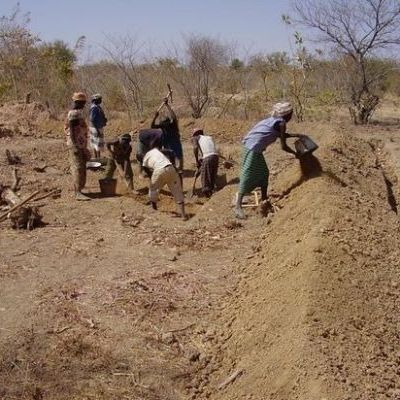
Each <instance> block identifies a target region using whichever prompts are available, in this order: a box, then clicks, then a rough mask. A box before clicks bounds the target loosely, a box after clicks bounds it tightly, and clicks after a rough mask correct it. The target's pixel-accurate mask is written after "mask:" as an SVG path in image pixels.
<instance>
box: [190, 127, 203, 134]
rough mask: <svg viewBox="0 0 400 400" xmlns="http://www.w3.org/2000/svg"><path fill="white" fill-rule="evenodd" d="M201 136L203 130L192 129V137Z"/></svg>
mask: <svg viewBox="0 0 400 400" xmlns="http://www.w3.org/2000/svg"><path fill="white" fill-rule="evenodd" d="M202 134H203V129H201V128H194V129H193V132H192V136H196V135H202Z"/></svg>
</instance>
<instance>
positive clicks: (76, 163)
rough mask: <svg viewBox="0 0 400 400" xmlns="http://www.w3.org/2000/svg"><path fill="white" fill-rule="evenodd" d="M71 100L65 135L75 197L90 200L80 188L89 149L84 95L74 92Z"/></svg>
mask: <svg viewBox="0 0 400 400" xmlns="http://www.w3.org/2000/svg"><path fill="white" fill-rule="evenodd" d="M72 101H73V105H72V109H71V110H70V111H69V112H68V116H67V120H66V121H65V133H66V135H67V146H68V152H69V160H70V163H71V174H72V177H73V182H74V190H75V198H76V200H90V198H89V197H87V196H85V195H84V194H83V193H82V189H83V188H84V187H85V185H86V162H87V161H88V160H90V151H89V150H88V148H87V145H88V126H87V123H86V121H85V116H84V113H83V109H84V108H85V105H86V95H85V94H84V93H81V92H78V93H74V94H73V96H72Z"/></svg>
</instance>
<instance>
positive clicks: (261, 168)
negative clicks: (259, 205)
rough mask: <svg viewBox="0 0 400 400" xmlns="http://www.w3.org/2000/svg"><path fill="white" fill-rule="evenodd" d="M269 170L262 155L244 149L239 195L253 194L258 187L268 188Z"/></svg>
mask: <svg viewBox="0 0 400 400" xmlns="http://www.w3.org/2000/svg"><path fill="white" fill-rule="evenodd" d="M268 178H269V170H268V166H267V163H266V162H265V158H264V156H263V154H262V153H256V152H254V151H253V150H249V149H247V148H246V147H243V156H242V168H241V171H240V183H239V193H240V194H247V193H251V192H252V191H253V190H254V189H256V188H258V187H268Z"/></svg>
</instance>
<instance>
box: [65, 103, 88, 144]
mask: <svg viewBox="0 0 400 400" xmlns="http://www.w3.org/2000/svg"><path fill="white" fill-rule="evenodd" d="M70 125H72V129H71V128H70ZM64 130H65V134H66V135H67V145H68V146H75V147H78V148H81V149H86V148H87V142H88V126H87V124H86V121H85V117H84V114H83V110H70V111H69V112H68V116H67V119H66V121H65V125H64Z"/></svg>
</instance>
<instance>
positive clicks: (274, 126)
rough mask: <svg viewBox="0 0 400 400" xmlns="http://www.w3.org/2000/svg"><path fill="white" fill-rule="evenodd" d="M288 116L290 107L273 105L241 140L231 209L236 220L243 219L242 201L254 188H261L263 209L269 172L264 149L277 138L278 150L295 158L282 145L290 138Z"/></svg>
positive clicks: (265, 203) (290, 115) (291, 111)
mask: <svg viewBox="0 0 400 400" xmlns="http://www.w3.org/2000/svg"><path fill="white" fill-rule="evenodd" d="M292 115H293V107H292V105H291V104H290V103H287V102H284V103H277V104H275V105H274V107H273V111H272V116H271V117H269V118H266V119H264V120H262V121H260V122H259V123H257V124H256V125H255V126H254V127H253V128H252V129H251V130H250V131H249V133H248V134H247V135H246V136H245V138H244V139H243V142H242V143H243V158H242V168H241V172H240V183H239V193H238V197H237V202H236V206H235V215H236V217H237V218H240V219H244V218H246V216H245V214H244V211H243V208H242V202H243V197H244V195H245V194H247V193H251V192H252V191H253V190H254V189H256V188H258V187H259V188H261V201H262V207H263V208H266V207H267V189H268V178H269V170H268V166H267V163H266V162H265V158H264V156H263V152H264V151H265V149H266V148H267V147H268V146H269V145H270V144H272V143H274V142H275V141H276V139H278V138H280V141H281V147H282V150H284V151H286V152H288V153H291V154H294V155H296V152H295V151H294V150H292V149H291V148H290V147H289V146H288V145H287V143H286V139H287V138H288V137H290V136H291V135H289V134H288V133H286V124H287V122H289V121H290V120H291V118H292Z"/></svg>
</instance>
